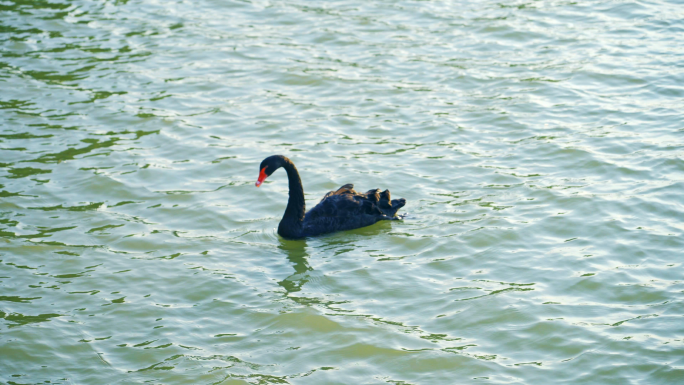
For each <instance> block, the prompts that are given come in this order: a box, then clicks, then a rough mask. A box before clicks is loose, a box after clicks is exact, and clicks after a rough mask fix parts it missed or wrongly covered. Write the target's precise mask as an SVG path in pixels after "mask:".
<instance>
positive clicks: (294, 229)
mask: <svg viewBox="0 0 684 385" xmlns="http://www.w3.org/2000/svg"><path fill="white" fill-rule="evenodd" d="M281 167H283V168H285V171H287V179H288V181H289V183H290V198H289V199H288V201H287V208H286V209H285V214H284V215H283V219H282V220H281V221H280V225H278V234H280V235H281V236H282V237H285V238H303V237H310V236H315V235H320V234H325V233H332V232H334V231H341V230H351V229H358V228H360V227H365V226H370V225H372V224H373V223H375V222H377V221H382V220H396V219H402V218H403V216H395V215H396V214H397V210H399V209H400V208H402V207H403V206H404V205H405V204H406V199H403V198H402V199H395V200H391V198H390V192H389V190H385V191H383V192H380V189H375V190H370V191H368V192H366V193H364V194H362V193H358V192H356V191H354V185H352V184H346V185H344V186H342V187H340V188H339V189H338V190H337V191H330V192H329V193H327V194H325V196H324V197H323V199H321V201H320V202H319V203H318V204H317V205H316V207H314V208H313V209H311V210H309V212H307V213H306V214H305V211H306V208H305V205H304V188H303V187H302V180H301V179H299V172H297V168H296V167H295V165H294V163H292V161H291V160H290V159H288V158H286V157H284V156H282V155H272V156H269V157H268V158H266V159H264V160H263V161H262V162H261V165H260V166H259V170H260V171H259V179H258V180H257V182H256V186H257V187H259V186H261V184H262V183H263V182H264V180H265V179H266V178H267V177H269V176H270V175H271V174H273V173H274V172H275V170H277V169H279V168H281Z"/></svg>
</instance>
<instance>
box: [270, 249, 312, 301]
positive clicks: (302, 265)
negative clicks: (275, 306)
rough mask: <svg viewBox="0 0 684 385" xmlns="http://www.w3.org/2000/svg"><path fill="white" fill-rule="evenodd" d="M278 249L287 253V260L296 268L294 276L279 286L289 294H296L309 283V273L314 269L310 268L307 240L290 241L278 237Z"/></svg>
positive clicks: (279, 283) (281, 282) (284, 280)
mask: <svg viewBox="0 0 684 385" xmlns="http://www.w3.org/2000/svg"><path fill="white" fill-rule="evenodd" d="M278 242H279V243H280V244H279V245H278V248H279V249H280V250H282V251H283V252H285V254H286V255H287V260H288V261H290V262H292V265H293V267H294V270H295V272H294V274H292V275H290V276H289V277H287V278H285V279H283V280H282V281H280V282H278V285H280V286H282V287H283V288H284V289H285V291H287V294H290V293H294V292H297V291H300V290H302V286H304V284H305V283H307V282H309V274H308V272H309V271H312V270H313V268H312V267H311V266H309V261H308V258H309V253H307V252H306V246H307V245H306V240H304V239H298V240H289V239H284V238H281V237H278Z"/></svg>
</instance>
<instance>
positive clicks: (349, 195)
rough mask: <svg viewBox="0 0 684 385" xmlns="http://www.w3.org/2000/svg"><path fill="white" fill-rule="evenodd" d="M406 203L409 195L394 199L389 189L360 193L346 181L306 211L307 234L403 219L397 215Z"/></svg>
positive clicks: (305, 230) (311, 234) (304, 227)
mask: <svg viewBox="0 0 684 385" xmlns="http://www.w3.org/2000/svg"><path fill="white" fill-rule="evenodd" d="M405 204H406V200H405V199H395V200H392V199H391V197H390V192H389V190H385V191H383V192H380V189H375V190H370V191H368V192H366V193H359V192H356V191H354V185H352V184H346V185H344V186H342V187H340V188H339V189H338V190H337V191H330V192H329V193H327V194H326V195H325V196H324V197H323V199H321V201H320V202H319V203H318V204H317V205H316V206H315V207H314V208H312V209H311V210H309V211H308V212H307V213H306V215H305V216H304V223H303V230H304V233H305V234H306V236H313V235H319V234H325V233H330V232H334V231H342V230H351V229H357V228H360V227H365V226H369V225H372V224H373V223H375V222H378V221H381V220H392V219H400V218H397V217H395V215H396V213H397V210H399V209H400V208H401V207H403V206H404V205H405Z"/></svg>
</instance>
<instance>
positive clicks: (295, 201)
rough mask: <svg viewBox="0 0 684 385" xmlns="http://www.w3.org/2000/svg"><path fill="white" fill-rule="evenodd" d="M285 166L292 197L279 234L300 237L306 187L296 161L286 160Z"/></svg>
mask: <svg viewBox="0 0 684 385" xmlns="http://www.w3.org/2000/svg"><path fill="white" fill-rule="evenodd" d="M283 168H284V169H285V171H287V179H288V182H289V184H290V198H289V199H288V200H287V208H286V209H285V214H284V215H283V219H282V220H281V221H280V225H279V226H278V234H280V235H282V236H285V237H287V236H290V237H299V236H301V233H302V223H303V222H304V213H305V212H306V206H305V204H304V187H302V180H301V179H300V178H299V172H297V168H296V167H295V165H294V163H292V162H291V161H290V160H289V159H287V161H285V162H284V164H283Z"/></svg>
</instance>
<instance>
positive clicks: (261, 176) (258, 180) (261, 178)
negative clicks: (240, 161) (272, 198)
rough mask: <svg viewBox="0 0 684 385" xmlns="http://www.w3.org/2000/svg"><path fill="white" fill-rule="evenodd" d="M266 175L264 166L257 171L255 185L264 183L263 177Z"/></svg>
mask: <svg viewBox="0 0 684 385" xmlns="http://www.w3.org/2000/svg"><path fill="white" fill-rule="evenodd" d="M267 176H268V175H266V167H264V168H262V169H261V172H260V173H259V179H257V181H256V183H255V185H256V186H257V187H259V186H261V184H262V183H264V179H266V177H267Z"/></svg>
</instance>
